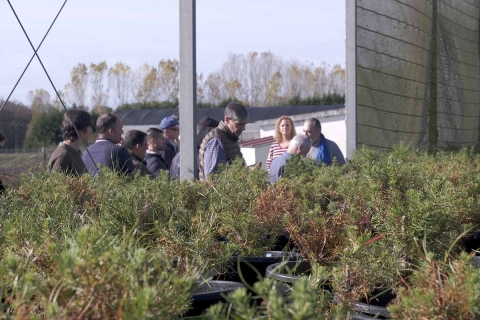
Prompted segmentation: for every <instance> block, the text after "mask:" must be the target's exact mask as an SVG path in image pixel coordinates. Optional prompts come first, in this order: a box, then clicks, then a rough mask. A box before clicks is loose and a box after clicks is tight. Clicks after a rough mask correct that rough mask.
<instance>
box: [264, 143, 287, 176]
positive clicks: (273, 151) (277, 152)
mask: <svg viewBox="0 0 480 320" xmlns="http://www.w3.org/2000/svg"><path fill="white" fill-rule="evenodd" d="M287 149H288V146H287V147H286V148H282V147H281V146H280V144H279V143H278V142H274V143H272V146H271V147H270V151H268V158H267V162H266V163H265V165H266V167H267V170H268V171H269V172H270V165H271V164H272V161H273V159H275V158H276V157H280V156H281V155H282V154H284V153H285V151H287Z"/></svg>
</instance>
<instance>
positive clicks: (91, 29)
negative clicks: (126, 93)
mask: <svg viewBox="0 0 480 320" xmlns="http://www.w3.org/2000/svg"><path fill="white" fill-rule="evenodd" d="M64 1H65V0H10V3H11V4H12V6H13V8H14V9H15V11H16V12H17V14H18V16H19V18H20V20H21V21H22V24H23V26H24V28H25V30H26V32H27V33H28V35H29V37H30V40H31V41H32V43H33V45H34V46H35V47H36V46H37V45H38V44H39V43H40V41H41V39H42V38H43V36H44V34H45V33H46V31H47V30H48V27H49V26H50V24H51V23H52V21H53V19H54V18H55V16H56V14H57V12H58V10H59V9H60V8H61V6H62V4H63V3H64ZM178 3H179V1H178V0H136V1H132V0H68V1H67V3H66V5H65V7H64V9H63V11H62V13H61V14H60V16H59V18H58V20H57V22H56V23H55V25H54V26H53V28H52V30H51V31H50V33H49V35H48V37H47V38H46V40H45V42H44V43H43V45H42V47H41V48H40V50H39V52H38V54H39V56H40V58H41V59H42V62H43V64H44V66H45V68H46V69H47V71H48V73H49V74H50V77H51V78H52V81H53V83H54V85H55V86H56V87H57V89H59V90H62V89H63V87H64V86H65V84H67V83H68V82H69V77H70V71H71V70H72V68H73V67H74V66H76V65H77V64H78V63H85V64H86V65H89V64H90V63H98V62H100V61H104V60H105V61H107V64H108V65H109V66H113V65H114V64H115V63H116V62H118V61H121V62H124V63H126V64H128V65H130V66H131V67H132V68H134V69H136V68H137V67H139V66H140V65H142V64H144V63H149V64H155V65H156V64H158V62H159V61H160V60H161V59H178V57H179V5H178ZM196 9H197V16H196V19H197V34H196V36H197V73H204V74H208V73H210V72H213V71H216V70H218V69H219V68H220V67H221V65H222V64H223V62H225V61H226V60H227V57H228V54H230V53H235V54H246V53H248V52H252V51H256V52H263V51H271V52H273V53H274V54H275V55H277V56H279V57H283V58H284V59H286V60H290V59H295V60H299V61H302V62H304V61H309V62H313V63H315V64H320V63H322V62H325V63H326V64H328V65H334V64H341V65H342V66H345V0H335V1H332V0H298V1H291V0H241V1H238V0H237V1H233V0H197V1H196ZM0 48H1V49H0V99H2V98H3V99H5V98H7V96H8V94H9V93H10V91H11V90H12V89H13V86H14V85H15V83H16V81H17V79H18V78H19V76H20V75H21V73H22V71H23V69H24V68H25V66H26V65H27V63H28V61H29V60H30V57H31V56H32V54H33V50H32V48H31V46H30V44H29V42H28V40H27V38H26V37H25V35H24V34H23V31H22V29H21V27H20V25H19V24H18V22H17V21H16V18H15V16H14V14H13V12H12V10H11V8H10V6H9V4H8V2H7V1H6V0H4V1H0ZM37 88H43V89H46V90H47V91H49V92H50V94H51V95H52V97H53V96H54V91H53V89H52V86H51V84H50V82H49V81H48V78H47V76H46V75H45V73H44V71H43V69H42V67H41V65H40V63H39V62H38V60H36V59H35V60H34V61H33V62H32V64H31V65H30V67H29V69H28V70H27V72H26V73H25V75H24V77H23V79H22V80H21V82H20V84H19V85H18V87H17V89H16V90H15V92H14V94H13V95H12V100H16V101H20V102H23V103H27V104H29V101H28V99H27V95H28V92H29V91H30V90H35V89H37Z"/></svg>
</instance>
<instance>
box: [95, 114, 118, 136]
mask: <svg viewBox="0 0 480 320" xmlns="http://www.w3.org/2000/svg"><path fill="white" fill-rule="evenodd" d="M116 124H117V116H116V115H114V114H111V113H108V114H102V115H101V116H100V117H98V120H97V133H98V134H104V133H106V132H107V131H108V129H111V128H114V127H115V125H116Z"/></svg>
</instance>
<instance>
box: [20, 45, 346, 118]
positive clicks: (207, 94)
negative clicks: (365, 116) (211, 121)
mask: <svg viewBox="0 0 480 320" xmlns="http://www.w3.org/2000/svg"><path fill="white" fill-rule="evenodd" d="M344 92H345V69H343V68H342V67H341V66H340V65H334V66H333V67H331V66H328V65H326V64H325V63H322V64H320V65H315V64H313V63H309V62H300V61H297V60H285V59H283V58H281V57H278V56H276V55H274V54H273V53H272V52H261V53H257V52H250V53H248V54H245V55H244V54H230V55H229V56H228V59H227V61H225V62H224V63H223V65H222V66H221V68H220V69H219V70H217V71H214V72H212V73H209V74H207V75H204V74H202V73H200V74H198V75H197V103H198V106H199V107H203V108H211V107H218V106H222V105H225V103H226V102H229V101H240V102H242V103H244V104H245V105H247V106H256V107H262V106H278V105H292V104H293V103H295V102H296V103H297V104H298V103H299V102H300V103H303V104H309V103H312V102H315V101H319V99H321V98H322V97H324V96H330V97H338V98H340V100H339V101H338V103H342V97H343V96H344ZM60 94H61V97H62V100H64V101H65V102H66V103H67V104H68V105H69V106H76V107H80V108H83V109H86V110H91V111H93V110H95V111H98V112H100V111H102V109H104V108H108V107H110V108H112V109H146V108H172V107H173V108H174V107H177V106H178V94H179V61H178V60H176V59H166V60H164V59H163V60H160V62H159V63H158V64H157V65H150V64H148V63H145V64H143V65H141V66H140V67H138V68H136V69H134V68H132V67H130V66H129V65H127V64H126V63H123V62H116V63H115V64H114V65H113V66H108V65H107V63H106V62H105V61H101V62H99V63H90V65H87V64H85V63H79V64H78V65H76V66H75V67H73V68H72V70H71V72H70V81H69V82H68V83H67V84H66V85H65V87H64V88H63V90H62V91H61V92H60ZM29 99H30V101H32V103H34V102H35V103H36V104H38V105H43V106H44V108H45V107H48V106H49V105H56V106H57V107H58V103H59V101H58V99H57V98H55V99H54V101H51V99H50V94H49V93H48V92H47V91H46V90H44V89H37V90H35V91H33V92H31V93H30V94H29Z"/></svg>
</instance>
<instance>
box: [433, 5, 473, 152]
mask: <svg viewBox="0 0 480 320" xmlns="http://www.w3.org/2000/svg"><path fill="white" fill-rule="evenodd" d="M479 6H480V1H478V0H477V1H475V0H449V1H445V2H444V1H438V7H437V11H438V14H437V17H438V20H437V25H438V27H437V39H438V41H437V130H438V140H437V143H438V146H439V147H447V146H451V145H455V146H460V147H463V146H472V145H475V144H476V143H477V142H478V131H479V116H480V112H479V110H480V108H479V103H480V94H479V92H480V67H479V65H480V59H479V55H478V49H479V47H478V46H479V29H478V21H479V18H480V14H479Z"/></svg>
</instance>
